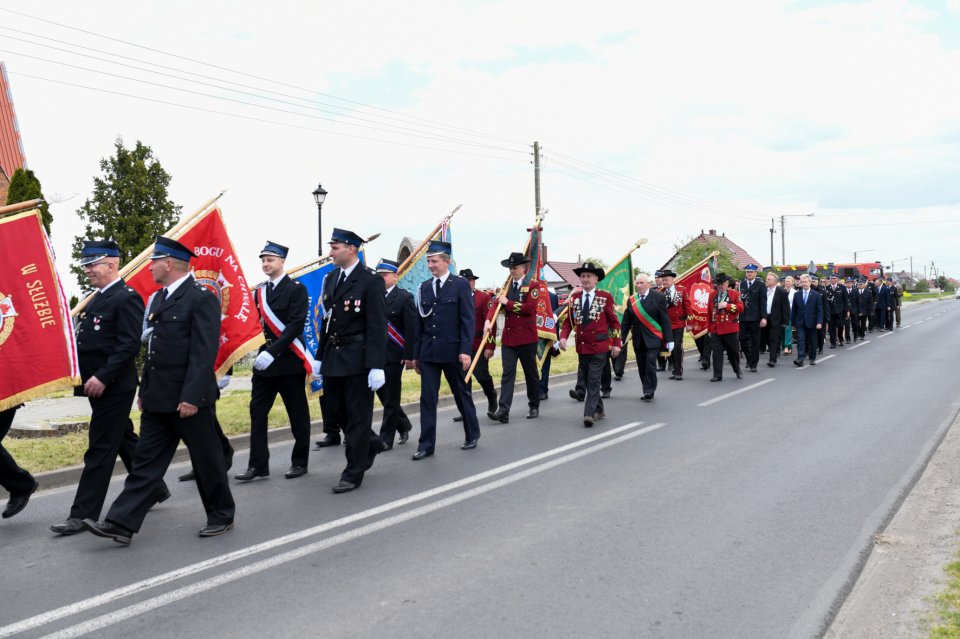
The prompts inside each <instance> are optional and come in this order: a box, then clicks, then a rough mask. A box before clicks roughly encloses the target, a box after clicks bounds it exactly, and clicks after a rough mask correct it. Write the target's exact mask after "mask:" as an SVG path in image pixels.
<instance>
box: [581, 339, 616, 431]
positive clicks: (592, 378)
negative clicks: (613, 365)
mask: <svg viewBox="0 0 960 639" xmlns="http://www.w3.org/2000/svg"><path fill="white" fill-rule="evenodd" d="M577 357H578V359H579V362H578V363H579V368H580V370H582V371H583V372H584V386H585V388H584V390H585V391H586V401H584V403H583V416H584V417H593V416H594V415H596V414H597V413H602V412H603V398H602V397H600V378H601V377H602V376H603V370H604V368H607V367H609V366H610V353H597V354H596V355H578V356H577Z"/></svg>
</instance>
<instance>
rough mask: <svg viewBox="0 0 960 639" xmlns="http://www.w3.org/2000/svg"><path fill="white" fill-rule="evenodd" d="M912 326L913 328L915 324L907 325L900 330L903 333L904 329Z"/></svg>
mask: <svg viewBox="0 0 960 639" xmlns="http://www.w3.org/2000/svg"><path fill="white" fill-rule="evenodd" d="M911 326H913V324H906V325H905V326H904V327H903V328H901V329H900V330H901V331H902V330H903V329H904V328H910V327H911Z"/></svg>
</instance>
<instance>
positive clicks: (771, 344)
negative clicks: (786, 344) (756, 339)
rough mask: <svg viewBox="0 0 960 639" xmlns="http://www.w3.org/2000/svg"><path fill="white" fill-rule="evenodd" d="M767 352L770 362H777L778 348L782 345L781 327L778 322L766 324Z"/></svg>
mask: <svg viewBox="0 0 960 639" xmlns="http://www.w3.org/2000/svg"><path fill="white" fill-rule="evenodd" d="M766 328H767V353H768V354H769V356H770V360H769V361H771V362H773V363H774V364H776V363H777V358H778V357H780V349H781V348H782V347H783V327H782V326H780V325H779V324H767V327H766Z"/></svg>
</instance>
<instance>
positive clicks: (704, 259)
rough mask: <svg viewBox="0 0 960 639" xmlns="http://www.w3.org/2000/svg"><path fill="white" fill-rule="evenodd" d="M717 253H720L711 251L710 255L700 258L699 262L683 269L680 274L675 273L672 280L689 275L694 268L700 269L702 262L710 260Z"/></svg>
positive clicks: (678, 279)
mask: <svg viewBox="0 0 960 639" xmlns="http://www.w3.org/2000/svg"><path fill="white" fill-rule="evenodd" d="M718 255H720V251H713V252H712V253H710V255H708V256H706V257H705V258H703V259H702V260H700V261H699V262H697V263H696V264H695V265H694V266H691V267H690V268H688V269H687V270H686V271H684V272H683V273H681V274H680V275H677V276H676V277H675V278H674V281H680V280H682V279H683V278H685V277H686V276H688V275H690V274H691V273H693V272H694V271H696V270H698V269H700V268H701V267H703V265H704V264H706V263H707V262H709V261H710V260H712V259H713V258H715V257H717V256H718Z"/></svg>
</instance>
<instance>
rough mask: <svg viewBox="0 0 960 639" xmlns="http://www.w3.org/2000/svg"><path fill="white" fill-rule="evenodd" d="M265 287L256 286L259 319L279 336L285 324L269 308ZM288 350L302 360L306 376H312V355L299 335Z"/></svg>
mask: <svg viewBox="0 0 960 639" xmlns="http://www.w3.org/2000/svg"><path fill="white" fill-rule="evenodd" d="M266 288H267V287H266V286H258V287H257V301H259V302H260V319H262V320H263V323H264V324H266V325H267V328H269V329H270V330H271V331H272V332H273V334H274V335H276V336H278V337H279V336H280V334H281V333H283V329H285V328H286V325H285V324H284V323H283V322H281V321H280V318H278V317H277V316H276V315H275V314H274V312H273V309H271V308H270V304H268V303H267V294H266V292H265V289H266ZM290 350H291V351H293V353H294V354H295V355H296V356H297V357H299V358H300V361H301V362H303V368H304V370H305V371H307V376H308V377H309V376H312V375H313V361H314V360H313V356H311V355H310V351H308V350H307V349H306V347H304V345H303V342H301V341H300V338H299V337H295V338H294V339H293V342H291V343H290Z"/></svg>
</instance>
